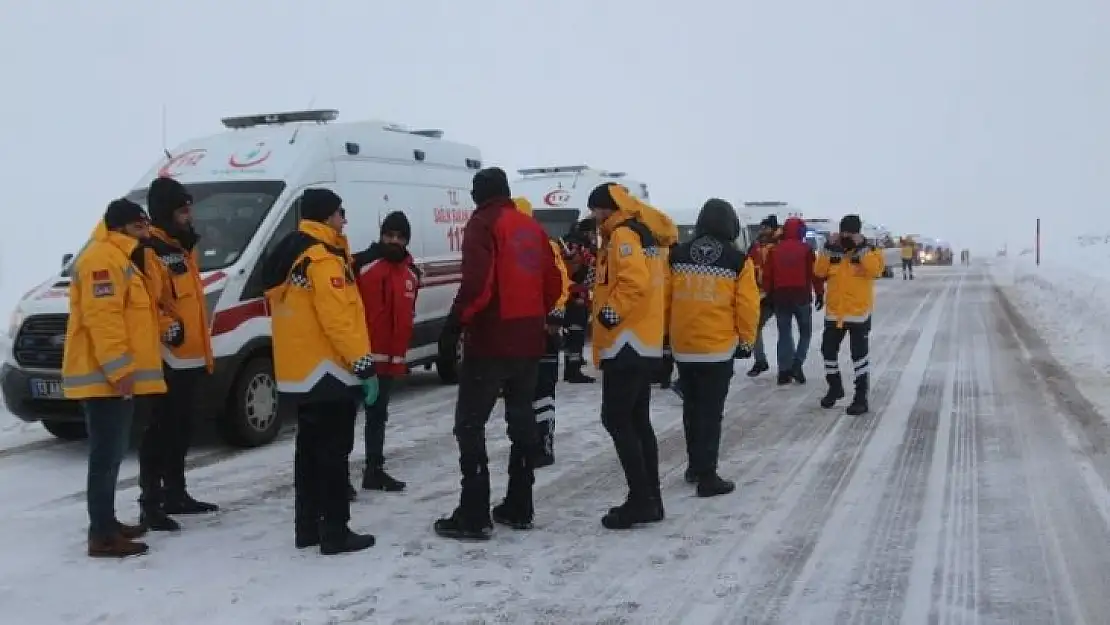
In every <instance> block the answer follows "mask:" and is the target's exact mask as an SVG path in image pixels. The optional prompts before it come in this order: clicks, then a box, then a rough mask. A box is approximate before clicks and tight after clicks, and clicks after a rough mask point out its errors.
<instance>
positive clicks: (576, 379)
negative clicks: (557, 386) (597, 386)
mask: <svg viewBox="0 0 1110 625" xmlns="http://www.w3.org/2000/svg"><path fill="white" fill-rule="evenodd" d="M583 366H585V360H584V358H583V357H582V355H581V354H567V359H566V366H565V367H564V368H563V381H564V382H566V383H568V384H592V383H594V382H596V381H597V380H595V379H594V378H592V377H590V376H588V375H586V374H585V373H582V367H583Z"/></svg>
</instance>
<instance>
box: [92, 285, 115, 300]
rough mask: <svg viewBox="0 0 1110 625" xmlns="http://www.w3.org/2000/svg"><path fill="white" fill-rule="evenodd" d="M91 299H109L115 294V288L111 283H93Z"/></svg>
mask: <svg viewBox="0 0 1110 625" xmlns="http://www.w3.org/2000/svg"><path fill="white" fill-rule="evenodd" d="M92 292H93V297H111V296H113V295H115V294H116V287H115V286H114V285H113V284H112V283H111V282H95V283H93V288H92Z"/></svg>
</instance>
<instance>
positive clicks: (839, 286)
mask: <svg viewBox="0 0 1110 625" xmlns="http://www.w3.org/2000/svg"><path fill="white" fill-rule="evenodd" d="M862 226H863V223H862V221H860V218H859V216H858V215H847V216H845V217H844V218H843V219H841V220H840V232H837V233H833V234H832V235H831V236H830V237H829V240H828V242H827V243H826V244H825V249H824V250H822V252H821V254H820V255H819V256H818V257H817V262H816V263H814V266H813V274H814V276H815V277H817V278H819V279H823V280H826V283H825V332H824V334H823V335H822V336H821V356H822V357H823V358H824V359H825V379H826V380H827V381H828V384H829V390H828V392H827V393H826V394H825V396H824V397H823V398H821V406H822V407H823V408H832V407H833V406H834V405H835V404H836V402H837V401H838V400H839V399H841V398H843V397H844V382H843V380H842V379H841V377H840V361H839V354H840V344H841V343H842V342H843V341H844V336H845V335H848V347H849V351H850V352H851V354H852V368H853V370H854V382H855V395H854V396H853V398H852V403H851V405H849V406H848V409H847V411H846V412H847V413H848V414H850V415H862V414H865V413H867V411H868V409H869V406H868V403H867V393H868V389H869V386H870V384H869V380H870V374H869V372H870V368H871V363H870V350H871V348H870V336H869V335H870V334H871V311H872V309H873V308H874V302H875V280H877V279H879V278H881V277H882V275H883V268H884V267H885V264H886V263H885V262H884V261H883V252H882V250H881V249H878V248H876V247H873V246H870V245H868V242H867V240H866V239H864V238H863V235H861V234H860V230H861V228H862Z"/></svg>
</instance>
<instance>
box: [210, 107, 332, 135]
mask: <svg viewBox="0 0 1110 625" xmlns="http://www.w3.org/2000/svg"><path fill="white" fill-rule="evenodd" d="M336 119H339V111H337V110H335V109H311V110H307V111H285V112H281V113H256V114H254V115H240V116H237V117H224V118H223V119H221V120H220V121H221V122H223V125H224V127H226V128H231V129H234V130H241V129H243V128H254V127H255V126H280V125H282V124H289V123H293V122H315V123H317V124H325V123H327V122H333V121H335V120H336Z"/></svg>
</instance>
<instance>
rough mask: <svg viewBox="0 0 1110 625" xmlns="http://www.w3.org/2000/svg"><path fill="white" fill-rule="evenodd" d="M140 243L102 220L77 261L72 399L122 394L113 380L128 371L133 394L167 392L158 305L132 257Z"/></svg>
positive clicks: (69, 330) (67, 381) (72, 297)
mask: <svg viewBox="0 0 1110 625" xmlns="http://www.w3.org/2000/svg"><path fill="white" fill-rule="evenodd" d="M138 246H139V241H138V240H137V239H134V238H132V237H130V236H127V235H125V234H122V233H119V232H113V231H110V230H108V229H107V228H106V227H105V226H104V223H103V222H101V223H100V225H98V226H97V228H96V230H95V231H94V232H93V236H92V240H91V241H90V242H89V243H88V245H86V246H85V249H84V250H82V251H81V254H80V255H79V256H78V257H77V261H76V262H75V263H74V269H73V278H72V281H71V282H70V285H69V321H68V323H67V324H66V339H65V352H64V356H63V360H62V385H63V389H64V392H65V396H66V397H67V398H68V399H91V398H98V397H119V396H120V395H119V393H118V392H117V391H116V389H115V388H114V386H113V384H115V383H117V382H119V380H121V379H122V378H123V377H124V376H127V375H130V376H132V380H133V381H134V390H133V391H132V392H133V393H134V394H135V395H157V394H160V393H165V392H166V382H165V380H164V379H163V377H162V357H161V355H160V349H159V345H160V342H161V341H160V338H161V337H160V333H159V311H158V305H157V302H156V301H155V299H153V298H152V297H151V295H150V293H149V292H148V283H147V281H146V280H145V279H144V275H143V273H142V272H141V271H139V269H138V267H136V266H135V263H134V262H132V260H131V255H132V253H133V252H134V251H135V249H136V248H137V247H138ZM149 260H150V258H149V256H147V258H146V262H144V265H145V264H149Z"/></svg>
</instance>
